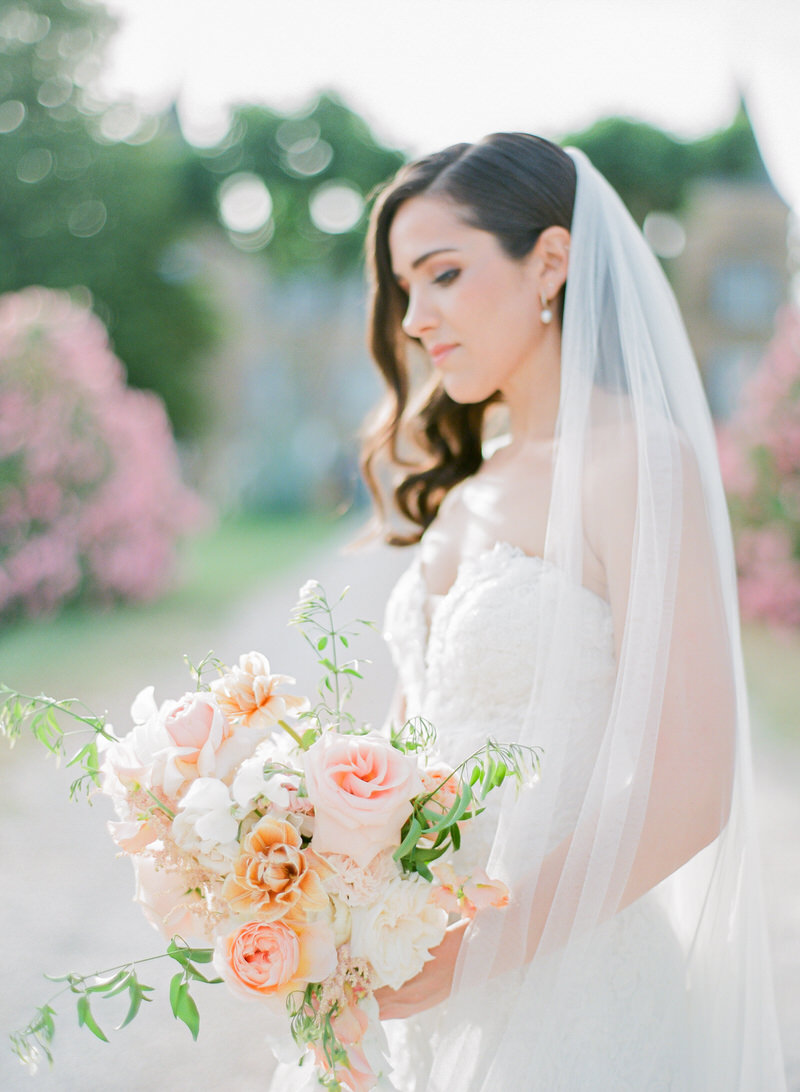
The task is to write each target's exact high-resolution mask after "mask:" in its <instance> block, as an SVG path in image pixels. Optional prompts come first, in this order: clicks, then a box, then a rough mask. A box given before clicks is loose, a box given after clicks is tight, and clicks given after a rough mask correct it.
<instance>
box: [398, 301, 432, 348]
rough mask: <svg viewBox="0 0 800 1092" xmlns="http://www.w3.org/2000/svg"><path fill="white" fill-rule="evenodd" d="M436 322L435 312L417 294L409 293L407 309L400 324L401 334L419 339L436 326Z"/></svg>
mask: <svg viewBox="0 0 800 1092" xmlns="http://www.w3.org/2000/svg"><path fill="white" fill-rule="evenodd" d="M437 321H438V319H437V316H436V314H435V312H434V311H433V309H432V308H431V306H430V304H429V303H428V302H426V301H425V300H424V299H423V297H422V295H421V294H420V293H418V292H410V293H409V296H408V307H407V308H406V313H405V315H404V317H403V321H402V322H401V323H400V325H401V327H402V328H403V332H404V333H406V334H408V336H409V337H414V338H421V337H422V335H423V334H424V333H426V332H428V331H430V330H431V329H433V328H434V327H435V326H436V323H437Z"/></svg>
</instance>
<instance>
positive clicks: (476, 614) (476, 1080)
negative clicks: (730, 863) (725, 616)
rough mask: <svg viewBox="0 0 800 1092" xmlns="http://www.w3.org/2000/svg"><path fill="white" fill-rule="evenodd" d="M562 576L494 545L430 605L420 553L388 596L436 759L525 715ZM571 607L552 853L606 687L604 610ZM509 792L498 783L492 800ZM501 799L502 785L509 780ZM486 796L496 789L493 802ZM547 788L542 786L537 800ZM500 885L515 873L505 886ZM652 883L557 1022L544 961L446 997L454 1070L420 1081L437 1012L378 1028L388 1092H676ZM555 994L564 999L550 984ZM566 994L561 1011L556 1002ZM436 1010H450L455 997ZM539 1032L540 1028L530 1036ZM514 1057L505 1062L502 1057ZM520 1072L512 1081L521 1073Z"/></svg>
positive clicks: (667, 976)
mask: <svg viewBox="0 0 800 1092" xmlns="http://www.w3.org/2000/svg"><path fill="white" fill-rule="evenodd" d="M566 579H567V578H566V577H565V576H564V574H563V573H562V572H561V570H559V569H557V568H555V567H554V566H553V565H551V564H549V563H547V562H545V561H543V560H542V559H541V558H538V557H531V556H529V555H526V554H524V553H523V552H522V551H521V550H519V549H517V548H515V547H513V546H510V545H507V544H498V545H497V546H495V547H494V549H492V550H490V551H487V552H485V553H483V554H480V555H479V556H478V557H477V558H475V559H469V560H466V561H465V562H463V563H462V565H461V567H460V570H459V573H458V576H457V579H456V581H455V583H454V584H453V586H452V587H451V589H450V590H449V592H448V593H447V594H446V595H443V596H433V595H429V594H428V591H427V589H426V585H425V582H424V577H423V574H422V570H421V564H420V561H419V558H418V557H417V558H416V559H415V560H414V562H413V563H412V565H411V566H410V568H409V569H407V570H406V572H405V573H404V574H403V576H402V577H401V578H400V580H399V582H398V583H397V585H396V586H395V588H394V591H393V593H392V595H391V597H390V599H389V602H388V605H387V611H386V637H387V640H388V642H389V644H390V647H391V650H392V655H393V658H394V661H395V665H396V668H397V672H398V676H399V681H400V685H401V689H402V693H403V695H404V698H405V702H406V715H407V716H408V717H412V716H415V715H421V716H424V717H425V718H426V719H427V720H429V721H430V722H431V723H432V724H433V725H434V727H435V728H436V731H437V735H438V749H439V753H440V755H441V758H442V759H443V760H445V761H447V762H449V763H450V764H453V765H455V764H456V763H458V762H459V761H461V760H463V759H464V758H465V757H466V756H467V755H469V754H470V753H471V752H473V751H474V750H476V749H477V748H479V747H480V746H481V745H482V744H483V743H484V742H485V740H486V738H487V736H488V735H492V736H493V737H494V738H495V739H496V740H497V741H498V742H512V741H514V740H515V739H516V738H517V734H518V732H519V726H520V725H521V724H522V723H523V721H524V719H525V713H526V709H527V704H528V700H529V697H530V693H531V681H532V673H533V671H534V657H535V653H536V647H537V626H538V624H539V621H540V618H541V610H540V605H541V601H542V600H543V599H546V596H543V594H542V593H543V591H544V590H545V589H546V587H547V584H548V582H551V581H564V580H566ZM561 602H562V604H563V605H564V606H565V607H566V609H569V610H574V611H575V612H577V615H576V620H578V621H579V623H580V624H579V627H578V630H577V631H578V632H579V633H580V635H581V637H580V642H581V647H580V648H576V649H574V650H573V654H572V656H571V667H570V679H569V683H570V685H569V686H568V687H567V688H565V692H564V700H563V704H562V706H561V710H560V715H559V718H558V722H557V723H552V724H550V725H549V726H548V730H547V738H542V739H541V740H537V745H538V746H540V747H541V748H542V753H541V773H540V779H539V782H538V783H537V784H534V785H533V786H532V787H531V788H529V789H526V790H524V791H528V792H537V791H541V790H542V786H544V785H545V783H546V781H547V778H548V767H549V765H550V763H551V762H553V760H554V759H555V757H556V756H557V755H558V752H559V747H560V746H561V745H562V743H563V741H564V740H565V739H567V738H568V739H569V740H570V749H571V752H572V753H571V754H570V755H568V756H566V757H567V761H566V762H565V763H564V764H563V766H562V767H561V768H562V771H563V772H562V775H561V777H562V784H561V787H560V789H559V792H558V800H559V806H558V814H545V813H544V811H543V813H542V822H543V823H549V824H550V834H549V838H548V844H549V845H550V846H551V847H554V846H555V845H557V844H558V842H559V841H561V840H562V839H563V838H564V837H565V836H567V835H569V833H570V832H571V830H572V829H573V828H574V824H575V820H576V819H577V816H578V812H579V810H580V807H581V801H582V798H583V795H584V793H585V790H586V786H587V784H588V779H589V777H590V774H591V770H592V765H593V762H594V758H595V755H596V752H597V748H598V746H599V741H600V733H601V731H602V728H603V725H604V724H605V722H606V719H607V714H608V707H609V703H610V701H611V695H612V691H613V685H614V677H615V655H614V639H613V628H612V619H611V611H610V607H609V605H608V603H607V602H606V601H605V600H603V599H601V598H600V597H599V596H597V595H596V594H594V593H593V592H591V591H589V590H588V589H586V588H584V587H581V586H578V585H571V587H570V589H569V591H568V594H567V595H566V596H564V597H562V599H561ZM502 791H503V792H505V791H507V789H506V788H504V789H503V790H502ZM508 791H512V792H513V791H514V789H513V787H511V786H509V787H508ZM493 795H494V797H499V796H500V793H499V792H497V793H495V794H493ZM545 796H546V793H544V792H542V797H543V799H544V797H545ZM498 805H499V800H494V801H492V798H491V797H490V801H489V807H488V808H487V810H486V812H484V813H483V814H482V815H480V816H479V817H478V818H477V819H476V820H474V821H473V823H472V824H471V825H470V827H469V828H468V830H467V831H465V834H464V846H463V849H462V851H461V853H460V855H461V857H462V862H461V863H462V866H463V869H464V871H466V870H468V868H469V866H470V865H471V864H485V863H486V858H487V855H488V852H489V848H490V845H491V839H492V833H493V831H492V825H493V822H494V818H495V815H496V813H497V810H498ZM507 879H508V880H509V881H510V884H511V886H512V887H513V877H508V878H507ZM658 898H659V895H658V889H656V890H655V891H653V892H650V893H649V894H648V895H647V896H645V897H644V898H641V899H639V900H638V901H637V902H636V903H634V904H633V905H632V906H630V907H629V908H628V909H627V910H625V911H623V912H621V913H618V914H616V915H615V916H614V918H613V919H612V920H611V921H609V922H608V923H606V924H605V925H604V926H602V927H601V929H599V930H597V933H596V937H594V938H593V942H592V945H591V949H590V953H589V956H588V958H585V959H583V960H582V961H581V965H580V968H577V969H574V970H571V971H570V972H569V974H568V978H567V982H566V991H567V992H566V994H565V993H563V992H561V993H560V995H559V996H560V1000H561V1004H560V1006H559V1010H558V1011H559V1012H560V1013H562V1014H563V1013H564V1012H568V1014H569V1016H568V1018H564V1017H563V1015H562V1016H561V1017H560V1018H559V1019H558V1020H557V1021H554V1020H553V1019H552V1012H551V1011H550V1009H549V1005H548V1002H549V997H548V985H547V965H546V961H545V967H544V968H543V970H542V973H541V975H539V976H538V977H536V979H535V981H533V982H532V981H531V976H530V975H529V976H528V978H527V982H526V984H525V987H524V988H522V987H521V986H520V979H518V978H515V977H514V976H512V975H506V976H503V977H501V978H498V979H495V980H493V981H491V982H487V984H486V987H485V989H484V990H482V991H481V992H480V993H479V994H478V995H476V996H472V997H470V998H468V999H463V998H462V999H461V1000H460V1001H459V1011H458V1016H459V1020H463V1021H466V1022H467V1024H468V1025H470V1026H472V1025H474V1032H475V1034H474V1036H472V1037H471V1039H470V1041H471V1042H474V1043H475V1055H474V1057H473V1058H470V1059H465V1068H464V1073H469V1077H468V1078H467V1079H466V1080H464V1078H463V1075H462V1074H461V1073H459V1072H453V1073H451V1074H450V1075H449V1078H448V1077H442V1076H438V1077H435V1078H432V1077H431V1073H432V1070H433V1068H434V1059H435V1057H436V1053H437V1024H438V1023H439V1021H440V1019H441V1016H442V1015H443V1010H444V1008H445V1006H444V1005H443V1006H438V1007H437V1008H434V1009H432V1010H429V1011H428V1012H427V1013H424V1014H422V1015H421V1016H420V1017H417V1018H413V1019H410V1020H406V1021H392V1022H389V1023H388V1024H387V1025H386V1027H387V1030H388V1033H389V1037H390V1042H391V1045H392V1063H393V1065H394V1075H393V1078H392V1079H393V1083H394V1084H395V1086H396V1087H397V1088H398V1089H399V1090H400V1092H452V1089H456V1088H457V1089H458V1090H459V1092H471V1090H473V1089H478V1088H493V1089H495V1088H496V1089H497V1090H498V1092H499V1090H503V1092H517V1089H521V1088H523V1087H524V1088H525V1089H526V1090H530V1092H534V1090H536V1092H559V1090H562V1092H656V1090H659V1092H667V1090H671V1092H686V1090H687V1089H689V1088H691V1083H690V1079H689V1077H688V1050H689V1048H688V1042H689V1034H688V1021H689V1015H688V1006H687V997H686V987H685V983H684V981H683V965H684V960H683V956H682V953H681V952H680V950H679V947H678V942H677V940H676V938H675V937H674V935H673V933H672V931H671V929H670V927H669V925H668V923H667V919H666V916H665V915H664V914H663V912H662V910H661V909H660V907H659V903H658ZM560 988H561V989H562V990H563V989H564V981H563V975H562V980H561V983H560ZM565 998H566V1005H564V1003H563V1002H564V1000H565ZM446 1004H453V1002H452V1001H450V1002H447V1003H446ZM487 1021H495V1022H497V1021H501V1022H502V1024H501V1026H503V1027H504V1028H507V1029H510V1030H511V1032H512V1034H511V1036H510V1037H509V1036H506V1039H505V1041H506V1042H511V1043H513V1050H512V1051H511V1052H509V1054H508V1055H504V1056H502V1057H500V1056H496V1057H488V1058H487V1057H482V1053H483V1054H484V1055H485V1054H486V1051H483V1052H481V1050H480V1039H481V1028H482V1027H483V1026H484V1025H485V1024H486V1022H487ZM545 1027H546V1034H541V1035H538V1036H537V1034H536V1033H537V1031H541V1029H543V1028H545ZM512 1053H513V1057H512V1056H511V1054H512ZM521 1072H523V1073H525V1074H528V1075H529V1076H527V1077H526V1078H525V1081H526V1083H525V1084H524V1086H523V1085H521V1084H520V1083H519V1080H520V1078H519V1074H520V1073H521Z"/></svg>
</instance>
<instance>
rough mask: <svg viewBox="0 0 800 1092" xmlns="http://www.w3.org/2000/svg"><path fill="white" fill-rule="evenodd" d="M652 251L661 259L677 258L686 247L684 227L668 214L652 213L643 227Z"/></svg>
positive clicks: (646, 218) (648, 215)
mask: <svg viewBox="0 0 800 1092" xmlns="http://www.w3.org/2000/svg"><path fill="white" fill-rule="evenodd" d="M642 230H643V232H644V237H645V239H647V241H648V243H649V244H650V249H651V250H652V251H653V253H654V254H657V255H658V257H659V258H677V257H678V255H679V254H682V253H683V250H684V247H685V246H686V232H685V231H684V230H683V225H682V224H681V222H680V221H679V220H676V218H675V217H674V216H670V214H669V213H668V212H650V213H648V214H647V216H646V217H645V221H644V225H643V227H642Z"/></svg>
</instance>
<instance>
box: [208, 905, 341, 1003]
mask: <svg viewBox="0 0 800 1092" xmlns="http://www.w3.org/2000/svg"><path fill="white" fill-rule="evenodd" d="M214 966H215V967H216V969H217V971H218V972H219V974H220V975H221V977H222V978H223V979H224V980H225V982H226V983H227V985H228V986H229V987H230V988H231V989H232V990H233V991H234V993H237V994H239V996H244V997H250V998H251V997H261V998H263V999H265V1000H269V999H271V998H279V999H280V1000H283V998H285V997H286V995H287V994H288V993H290V992H291V991H292V990H295V989H298V988H299V987H303V986H305V984H306V983H307V982H319V981H321V980H322V979H323V978H325V977H327V975H329V974H332V973H333V971H334V970H335V968H336V948H335V946H334V943H333V934H332V933H331V931H330V929H329V928H328V927H327V926H326V925H323V924H319V923H317V924H313V925H299V924H295V925H293V926H291V927H290V926H289V925H287V924H286V923H285V922H282V921H250V922H248V923H247V924H246V925H243V926H242V927H241V929H238V930H237V931H236V932H235V933H231V934H230V935H229V936H227V937H225V938H223V939H221V940H219V941H218V942H217V947H216V949H215V952H214Z"/></svg>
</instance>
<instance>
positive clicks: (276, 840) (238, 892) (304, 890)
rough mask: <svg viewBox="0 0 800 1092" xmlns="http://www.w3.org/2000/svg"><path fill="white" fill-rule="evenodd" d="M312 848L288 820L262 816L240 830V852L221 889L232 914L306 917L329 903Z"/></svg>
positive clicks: (268, 917)
mask: <svg viewBox="0 0 800 1092" xmlns="http://www.w3.org/2000/svg"><path fill="white" fill-rule="evenodd" d="M312 859H314V860H315V863H316V864H317V865H321V862H320V861H319V860H318V859H315V858H314V855H313V854H311V853H307V852H303V849H302V842H301V839H300V835H299V834H298V833H297V830H296V829H295V828H294V827H293V826H292V824H291V823H287V822H285V821H283V820H279V819H270V818H264V819H261V820H260V821H259V822H258V823H257V824H256V826H254V827H253V829H252V830H251V831H250V833H249V834H247V835H245V837H244V839H243V841H242V846H241V852H240V853H239V856H238V857H237V858H236V860H235V861H234V863H233V871H232V872H231V873H230V874H229V875H228V877H227V878H226V880H225V884H224V887H223V889H222V893H223V897H224V898H225V899H227V901H228V903H229V904H230V906H231V909H232V910H233V911H234V913H237V914H248V915H256V914H257V915H258V916H259V917H260V918H261V919H262V920H264V921H276V920H278V919H279V918H283V917H285V916H287V915H289V917H293V918H305V917H308V916H309V915H310V914H312V913H314V912H315V911H321V910H325V909H326V908H327V905H328V896H327V895H326V893H325V891H324V889H323V887H322V882H321V880H320V877H319V874H318V872H317V871H316V870H315V868H313V867H312V866H311V860H312Z"/></svg>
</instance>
